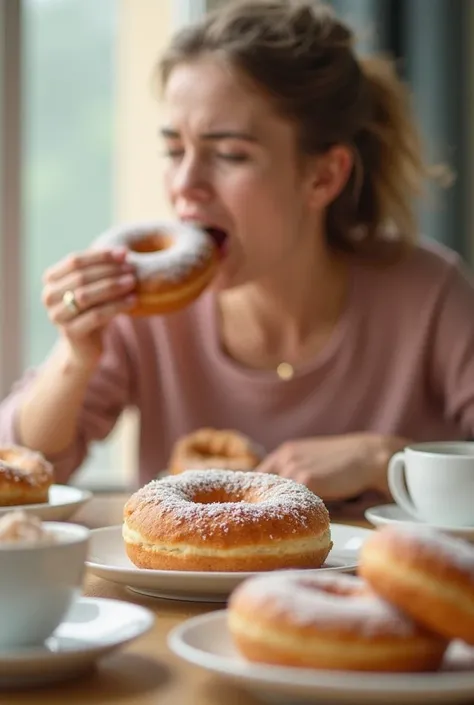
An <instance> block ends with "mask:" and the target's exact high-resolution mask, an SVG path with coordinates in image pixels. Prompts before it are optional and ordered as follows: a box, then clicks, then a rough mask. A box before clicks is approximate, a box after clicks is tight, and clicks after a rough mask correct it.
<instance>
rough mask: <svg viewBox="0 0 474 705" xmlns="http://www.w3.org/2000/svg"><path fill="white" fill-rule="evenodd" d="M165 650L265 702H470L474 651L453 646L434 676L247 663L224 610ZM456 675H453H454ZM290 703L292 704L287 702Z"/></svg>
mask: <svg viewBox="0 0 474 705" xmlns="http://www.w3.org/2000/svg"><path fill="white" fill-rule="evenodd" d="M168 646H169V647H170V649H171V650H172V651H173V652H174V653H175V654H177V655H178V656H180V657H181V658H183V659H185V660H186V661H189V662H190V663H192V664H194V665H196V666H200V667H201V668H205V669H206V670H208V671H212V672H214V673H216V674H218V675H219V676H222V677H224V678H226V679H228V680H231V681H233V682H235V683H237V684H239V685H240V686H241V687H244V688H246V689H247V690H251V691H254V692H256V693H258V694H259V695H260V697H262V696H263V697H265V699H266V700H267V701H269V702H274V703H282V704H283V703H285V704H286V705H296V703H308V702H312V703H315V702H318V703H325V704H326V703H341V704H342V703H344V704H347V705H368V704H369V703H377V705H381V704H382V703H383V704H390V705H402V704H403V705H408V704H409V705H415V704H418V705H422V704H423V705H428V704H429V703H443V705H446V703H450V705H452V704H454V703H462V702H470V703H472V697H473V693H474V649H470V648H468V647H466V646H463V645H462V644H461V643H460V642H458V643H455V644H453V646H452V647H451V649H450V651H449V652H448V655H447V658H446V662H445V667H444V670H443V671H440V672H438V673H420V674H407V673H402V674H380V673H354V672H349V671H332V672H331V671H316V670H310V669H299V668H284V667H282V666H265V665H260V664H251V663H249V662H248V661H246V660H245V659H243V658H242V657H241V656H239V655H238V653H237V651H236V650H235V648H234V646H233V644H232V639H231V636H230V634H229V631H228V629H227V613H226V611H225V610H222V611H219V612H211V613H209V614H205V615H201V616H199V617H193V618H192V619H189V620H187V621H186V622H184V623H183V624H181V625H180V626H179V627H176V628H175V629H173V630H172V631H171V632H170V634H169V637H168ZM453 671H455V672H453ZM290 699H291V700H290Z"/></svg>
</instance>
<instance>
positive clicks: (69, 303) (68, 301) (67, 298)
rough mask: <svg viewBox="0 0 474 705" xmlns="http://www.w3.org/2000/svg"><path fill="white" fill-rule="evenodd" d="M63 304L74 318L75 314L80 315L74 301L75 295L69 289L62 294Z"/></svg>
mask: <svg viewBox="0 0 474 705" xmlns="http://www.w3.org/2000/svg"><path fill="white" fill-rule="evenodd" d="M63 304H64V306H65V307H66V308H67V310H68V311H70V313H72V314H73V315H74V316H77V314H78V313H80V308H79V306H78V304H77V301H76V295H75V293H74V292H73V291H72V290H71V289H68V290H67V291H65V292H64V294H63Z"/></svg>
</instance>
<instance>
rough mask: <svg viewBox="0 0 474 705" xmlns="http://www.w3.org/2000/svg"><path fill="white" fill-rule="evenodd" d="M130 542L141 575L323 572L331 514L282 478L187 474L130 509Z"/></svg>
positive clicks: (151, 490)
mask: <svg viewBox="0 0 474 705" xmlns="http://www.w3.org/2000/svg"><path fill="white" fill-rule="evenodd" d="M123 538H124V542H125V548H126V552H127V555H128V557H129V558H130V560H131V561H132V562H133V563H134V564H135V565H136V566H138V567H140V568H154V569H160V570H189V571H229V572H238V571H261V570H275V569H279V568H319V567H320V566H321V565H322V564H323V563H324V561H325V560H326V557H327V556H328V554H329V552H330V550H331V547H332V542H331V532H330V525H329V514H328V511H327V509H326V507H325V506H324V503H323V502H322V500H321V499H320V498H319V497H317V496H316V495H315V494H313V492H311V491H310V490H309V489H308V488H307V487H305V486H303V485H301V484H299V483H297V482H294V481H293V480H288V479H285V478H281V477H277V476H276V475H266V474H263V473H255V472H239V471H233V470H213V469H209V470H187V471H185V472H183V473H181V474H180V475H174V476H170V477H165V478H163V479H160V480H152V481H151V482H150V483H148V484H147V485H145V487H142V488H141V489H140V490H138V492H135V494H133V495H132V496H131V497H130V499H129V500H128V502H127V503H126V505H125V508H124V522H123Z"/></svg>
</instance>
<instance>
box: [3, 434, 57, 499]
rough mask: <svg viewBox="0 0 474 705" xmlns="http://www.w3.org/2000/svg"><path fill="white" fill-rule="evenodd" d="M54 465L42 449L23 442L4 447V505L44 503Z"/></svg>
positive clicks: (47, 497)
mask: <svg viewBox="0 0 474 705" xmlns="http://www.w3.org/2000/svg"><path fill="white" fill-rule="evenodd" d="M52 484H53V466H52V465H51V463H49V462H48V461H47V460H46V459H45V458H44V457H43V455H42V454H41V453H37V452H35V451H32V450H29V449H28V448H22V447H20V446H14V445H13V446H6V447H3V448H0V506H2V507H8V506H15V505H25V504H44V503H45V502H47V501H48V499H49V488H50V486H51V485H52Z"/></svg>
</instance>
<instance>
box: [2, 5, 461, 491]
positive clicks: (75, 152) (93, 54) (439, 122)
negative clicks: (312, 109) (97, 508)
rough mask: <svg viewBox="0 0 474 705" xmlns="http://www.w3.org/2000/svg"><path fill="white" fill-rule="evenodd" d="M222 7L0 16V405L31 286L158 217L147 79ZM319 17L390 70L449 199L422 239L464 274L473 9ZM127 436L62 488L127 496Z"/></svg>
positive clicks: (26, 344) (130, 441) (423, 227)
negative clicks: (97, 243) (194, 24)
mask: <svg viewBox="0 0 474 705" xmlns="http://www.w3.org/2000/svg"><path fill="white" fill-rule="evenodd" d="M291 1H292V0H288V2H291ZM225 2H226V0H0V35H1V36H0V74H1V76H0V96H1V98H0V100H1V111H0V179H1V183H2V188H1V192H0V193H1V195H0V218H1V221H2V228H1V230H0V233H1V239H0V267H1V282H2V295H1V299H0V317H1V325H0V340H1V345H0V353H1V355H0V384H1V392H2V395H6V394H7V393H8V391H9V389H10V388H11V384H12V382H13V381H14V380H15V379H16V378H18V377H19V376H20V375H21V374H22V373H23V371H24V370H25V369H26V368H27V367H28V366H31V365H37V364H38V363H40V362H41V361H42V360H43V359H44V358H45V356H46V355H47V354H48V351H49V349H50V348H51V346H52V344H53V342H54V339H55V330H54V328H53V327H52V326H51V325H50V324H49V322H48V320H47V317H46V314H45V312H44V309H43V307H42V304H41V300H40V292H41V276H42V273H43V271H44V270H45V269H46V268H47V267H48V266H49V265H51V264H52V263H54V262H56V261H57V260H58V259H60V258H61V257H62V256H64V255H65V254H67V253H68V252H70V251H75V250H79V249H81V248H84V247H86V246H87V245H88V244H89V243H90V242H91V240H92V239H93V238H94V237H95V236H96V235H97V234H99V233H100V232H101V231H102V230H103V229H105V228H107V227H108V226H109V225H110V224H111V223H114V222H118V221H126V220H134V219H140V218H144V219H146V218H153V217H155V216H164V215H165V216H166V215H168V211H167V206H166V204H165V203H164V201H163V196H162V191H161V186H160V181H161V175H160V170H161V161H160V154H159V144H158V139H157V128H158V125H159V111H160V106H159V98H158V97H157V95H156V93H153V90H152V84H151V73H152V69H153V66H154V64H155V62H156V59H157V57H158V56H159V54H160V51H161V49H162V48H163V47H164V46H165V45H166V43H167V41H168V39H169V37H170V35H171V34H172V32H173V31H175V30H176V29H177V28H178V27H180V26H182V25H184V24H186V23H188V22H190V21H192V20H193V19H196V18H198V17H199V16H201V15H202V14H203V13H205V12H206V11H209V10H210V9H212V8H213V7H215V6H218V5H222V4H225ZM330 4H332V5H333V6H334V7H335V9H336V11H337V12H338V13H339V14H340V15H341V16H342V17H343V18H344V19H345V20H346V21H347V22H349V23H350V24H351V25H352V26H353V27H354V28H355V29H356V32H357V35H358V38H359V45H358V49H359V51H360V52H361V53H370V52H372V51H379V50H380V51H383V52H387V53H390V54H391V55H392V56H393V57H395V58H396V59H397V65H398V68H399V71H400V74H401V75H402V76H403V77H404V78H405V79H406V80H407V81H408V82H409V84H410V85H411V87H412V93H413V100H414V107H415V110H416V113H417V116H418V118H419V122H420V125H421V129H422V134H423V137H424V140H425V146H426V151H427V155H428V158H429V160H430V162H432V163H435V164H439V163H444V164H448V165H449V167H450V169H451V171H452V172H453V174H454V182H453V184H452V186H451V188H450V189H449V190H443V189H441V188H440V187H439V186H436V187H434V186H431V187H430V188H429V190H428V192H427V197H426V199H425V201H424V203H423V204H422V205H420V209H419V216H420V232H421V233H422V234H423V235H425V236H427V237H431V238H434V239H437V240H440V241H442V242H445V243H447V244H448V245H449V246H451V247H453V248H454V249H456V250H457V251H458V252H460V253H461V254H462V255H463V257H464V258H465V259H466V261H467V262H468V263H469V264H472V261H473V257H474V240H473V236H472V232H473V228H472V226H473V224H474V206H473V200H474V199H473V196H472V194H471V193H470V186H471V184H472V182H473V180H472V176H473V174H474V128H473V125H474V120H473V118H474V104H473V100H474V99H473V98H472V96H473V95H474V90H472V88H474V43H473V42H472V41H471V42H469V36H471V37H472V36H474V2H473V1H472V0H332V2H331V3H330ZM470 89H471V90H470ZM158 422H159V420H158V419H157V423H158ZM135 428H136V419H135V417H134V415H133V412H130V413H126V414H124V418H123V419H122V421H121V422H120V423H119V425H118V427H117V428H116V430H115V431H114V433H113V435H112V437H111V438H110V439H109V440H108V441H107V442H106V443H105V444H101V445H100V446H99V447H95V448H92V450H91V456H90V459H89V460H88V462H87V463H86V464H85V466H84V468H83V469H82V470H81V471H80V472H79V473H78V475H77V476H76V477H75V478H74V482H75V483H76V484H81V485H86V486H89V487H92V488H94V489H100V488H101V487H103V488H110V487H117V488H119V487H121V486H123V485H124V484H127V483H128V482H129V480H130V477H131V475H132V474H133V468H134V462H135V454H134V447H135V442H134V438H135ZM158 470H160V468H157V471H158Z"/></svg>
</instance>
